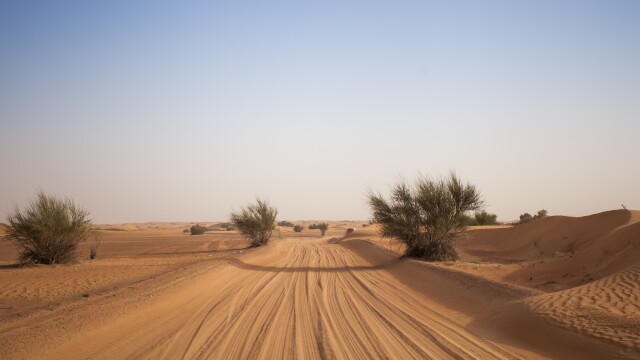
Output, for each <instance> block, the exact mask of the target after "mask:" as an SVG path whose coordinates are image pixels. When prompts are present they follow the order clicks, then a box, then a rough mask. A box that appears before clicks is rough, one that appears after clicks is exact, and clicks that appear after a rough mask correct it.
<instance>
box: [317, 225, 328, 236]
mask: <svg viewBox="0 0 640 360" xmlns="http://www.w3.org/2000/svg"><path fill="white" fill-rule="evenodd" d="M328 229H329V225H328V224H327V223H320V224H318V230H320V235H322V236H324V234H325V233H326V232H327V230H328Z"/></svg>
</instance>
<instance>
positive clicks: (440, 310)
mask: <svg viewBox="0 0 640 360" xmlns="http://www.w3.org/2000/svg"><path fill="white" fill-rule="evenodd" d="M298 223H299V222H298ZM362 223H363V222H348V221H343V222H333V223H331V224H330V225H331V228H330V230H329V232H328V233H327V235H326V236H325V237H321V236H320V234H319V231H317V230H304V231H303V232H302V233H294V232H292V231H291V229H289V228H284V229H281V231H280V232H278V233H275V234H274V236H273V237H272V240H271V242H270V243H269V245H267V246H265V247H261V248H256V249H247V248H246V245H247V242H246V241H245V240H243V239H241V238H240V237H239V236H238V234H237V233H235V232H224V231H213V232H210V233H207V234H205V235H201V236H189V235H184V234H182V230H183V229H185V228H187V227H188V226H190V224H187V223H147V224H110V225H101V226H99V227H98V228H99V229H101V230H99V233H100V234H101V236H102V238H103V243H102V246H101V248H100V250H99V252H98V258H97V259H95V260H81V261H79V262H78V263H76V264H69V265H56V266H53V267H50V266H28V267H22V268H20V267H17V266H15V265H14V263H15V255H16V254H15V251H14V250H13V248H12V246H11V244H10V243H7V242H6V241H0V353H1V354H3V355H2V358H6V359H38V358H47V359H86V358H104V359H121V358H148V359H158V358H166V359H180V358H185V359H194V358H203V359H210V358H237V359H249V358H251V359H253V358H257V359H260V358H262V359H284V358H299V359H302V358H304V359H307V358H309V359H315V358H319V359H320V358H329V359H342V358H354V359H374V358H393V359H409V358H415V359H428V358H432V359H448V358H453V359H460V358H462V359H467V358H469V359H471V358H481V359H488V358H490V359H514V358H526V359H544V358H562V359H586V358H594V359H598V358H601V359H611V358H621V359H625V358H626V359H633V358H638V357H640V285H639V281H640V212H637V211H633V212H632V211H623V210H619V211H610V212H605V213H600V214H595V215H592V216H588V217H580V218H571V217H560V216H553V217H549V218H546V219H541V220H536V221H533V222H531V223H529V224H524V225H518V226H515V227H491V228H474V229H470V230H469V231H468V232H466V233H465V234H464V235H463V236H462V238H461V239H459V240H458V242H457V248H458V251H459V252H460V255H461V258H460V260H459V261H456V262H445V263H427V262H422V261H417V260H412V259H403V258H399V256H398V255H399V253H400V252H401V251H402V248H401V246H400V245H398V244H397V243H396V242H394V241H392V240H390V239H384V238H380V237H379V236H378V235H377V228H376V227H375V225H373V226H369V227H366V228H362V227H361V224H362ZM206 225H212V224H206ZM348 227H356V228H358V230H356V231H355V232H354V233H352V234H350V235H349V236H346V237H345V236H344V235H345V230H346V229H347V228H348ZM88 246H89V244H83V245H82V247H81V248H80V251H79V253H80V254H81V255H83V254H88Z"/></svg>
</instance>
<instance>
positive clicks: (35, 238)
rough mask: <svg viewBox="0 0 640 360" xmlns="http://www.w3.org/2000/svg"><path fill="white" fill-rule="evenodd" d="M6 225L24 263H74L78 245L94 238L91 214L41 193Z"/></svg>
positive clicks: (70, 202)
mask: <svg viewBox="0 0 640 360" xmlns="http://www.w3.org/2000/svg"><path fill="white" fill-rule="evenodd" d="M7 222H8V223H9V229H8V230H7V235H6V237H7V238H8V239H9V240H11V241H13V242H14V243H15V244H16V246H17V248H18V254H19V257H20V261H21V262H22V263H39V264H56V263H65V262H70V261H73V260H75V259H76V258H77V254H76V249H77V247H78V244H79V243H80V242H82V241H85V240H87V239H88V238H89V237H90V236H92V235H93V234H94V232H93V230H92V228H91V220H90V219H89V212H88V211H85V210H84V209H82V208H80V207H78V206H76V205H75V203H74V202H73V201H72V200H71V199H69V198H64V199H61V198H57V197H55V196H52V195H47V194H45V193H44V192H39V193H38V194H37V195H36V198H35V200H33V201H32V202H31V203H30V205H29V206H28V207H27V208H26V209H23V210H20V209H16V210H15V211H14V212H13V213H12V214H10V215H9V216H8V217H7ZM96 249H97V248H96Z"/></svg>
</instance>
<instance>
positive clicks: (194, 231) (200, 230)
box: [190, 224, 209, 235]
mask: <svg viewBox="0 0 640 360" xmlns="http://www.w3.org/2000/svg"><path fill="white" fill-rule="evenodd" d="M190 230H191V235H204V233H205V232H207V230H209V229H207V227H206V226H202V225H200V224H196V225H193V226H192V227H191V229H190Z"/></svg>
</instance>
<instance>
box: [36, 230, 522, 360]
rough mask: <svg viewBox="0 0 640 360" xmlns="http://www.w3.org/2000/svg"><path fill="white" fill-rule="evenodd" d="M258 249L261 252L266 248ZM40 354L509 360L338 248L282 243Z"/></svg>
mask: <svg viewBox="0 0 640 360" xmlns="http://www.w3.org/2000/svg"><path fill="white" fill-rule="evenodd" d="M265 251H266V249H265ZM270 251H271V252H268V253H267V255H266V256H263V257H262V258H257V259H253V260H247V261H246V262H244V261H241V260H230V263H231V266H228V267H226V268H225V269H221V270H220V269H218V270H216V271H212V273H211V274H208V275H207V276H205V277H203V278H202V279H199V280H197V281H195V280H194V284H192V286H190V287H189V288H188V289H189V290H188V291H185V292H183V293H181V294H178V296H176V297H174V298H172V299H169V300H167V301H164V302H161V303H159V304H158V305H155V306H152V307H150V308H148V309H145V310H144V311H140V312H136V313H133V314H130V315H126V316H124V317H122V318H121V319H119V320H118V321H116V322H114V323H111V324H108V325H107V326H105V327H103V328H101V329H98V330H96V331H94V332H92V333H89V334H86V335H84V336H82V337H79V338H77V339H76V340H74V341H72V342H70V343H67V344H64V345H63V346H61V347H60V348H58V349H56V350H54V351H52V352H49V353H48V354H46V357H47V358H65V359H70V358H71V359H73V358H78V359H80V358H89V357H91V358H105V359H107V358H108V359H112V358H150V359H158V358H166V359H177V358H184V359H212V358H216V359H276V358H277V359H295V358H298V359H325V358H326V359H342V358H350V359H385V358H390V359H472V358H492V359H512V358H515V356H514V355H513V354H510V353H509V352H507V351H506V350H504V349H502V348H500V347H499V346H497V345H495V344H493V343H490V342H488V341H486V340H484V339H480V338H478V337H476V336H474V335H472V334H471V333H469V332H468V331H467V330H465V329H464V328H463V327H461V326H459V325H457V324H455V323H453V322H452V321H450V320H448V319H446V318H445V317H444V316H442V315H440V314H438V313H436V312H434V311H432V310H430V309H429V308H428V305H425V304H426V302H425V298H424V297H423V296H422V295H420V294H418V293H416V292H414V291H413V290H411V289H410V288H409V287H406V286H404V285H402V284H401V283H399V282H398V281H397V280H396V279H394V277H393V276H392V275H391V274H389V273H388V272H387V271H386V270H385V267H387V266H389V265H391V264H370V263H368V262H367V261H366V260H364V259H363V258H361V257H360V256H358V254H357V253H355V252H352V251H351V250H348V249H347V248H345V247H343V246H341V245H337V244H326V243H318V242H316V243H313V242H312V241H309V240H308V239H307V240H302V241H295V240H291V241H289V242H288V243H286V244H282V243H278V244H276V245H274V246H273V247H272V249H271V250H270Z"/></svg>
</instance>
